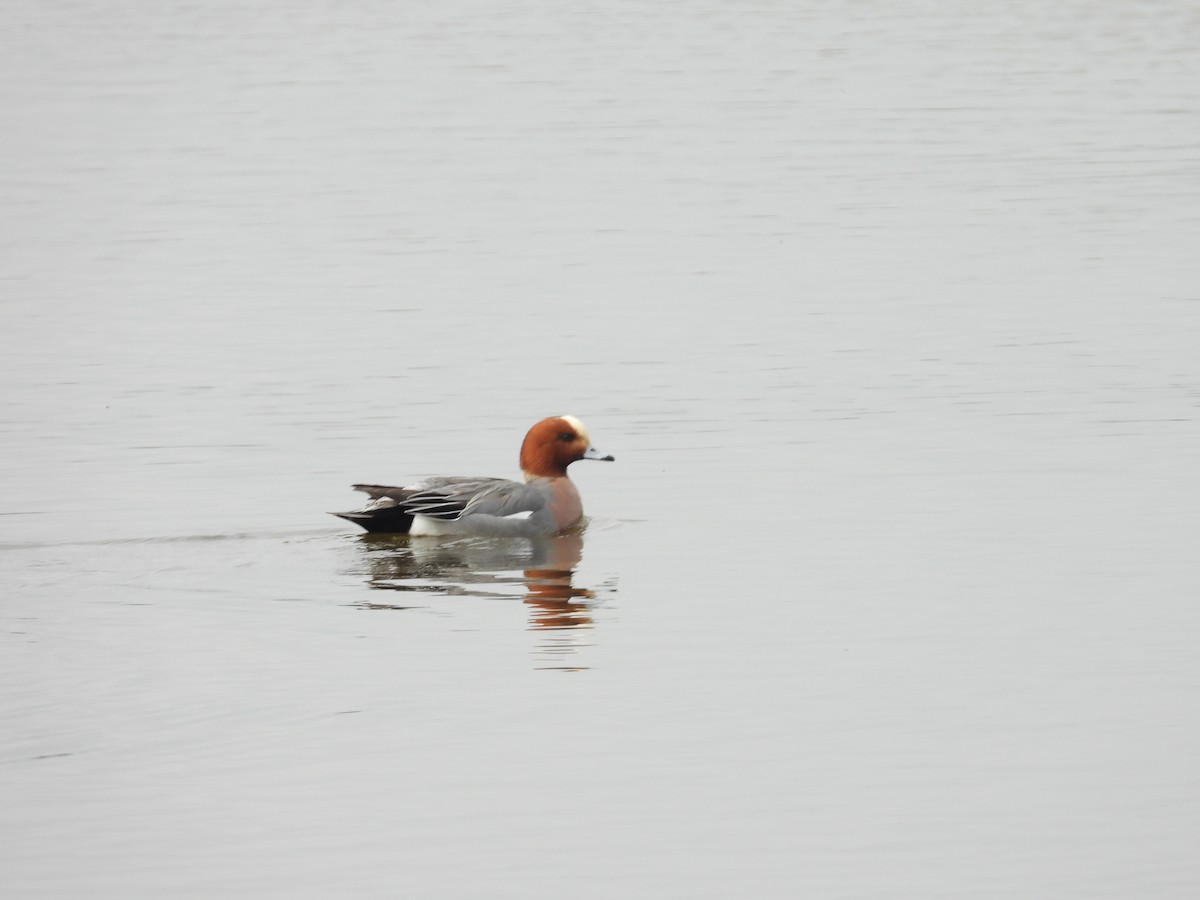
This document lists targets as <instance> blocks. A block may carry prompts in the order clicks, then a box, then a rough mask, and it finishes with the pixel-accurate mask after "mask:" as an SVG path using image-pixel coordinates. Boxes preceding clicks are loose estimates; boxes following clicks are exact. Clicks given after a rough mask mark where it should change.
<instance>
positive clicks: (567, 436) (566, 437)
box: [558, 431, 575, 443]
mask: <svg viewBox="0 0 1200 900" xmlns="http://www.w3.org/2000/svg"><path fill="white" fill-rule="evenodd" d="M558 439H559V440H560V441H566V442H567V443H570V442H571V441H573V440H575V435H573V434H571V432H569V431H560V432H559V433H558Z"/></svg>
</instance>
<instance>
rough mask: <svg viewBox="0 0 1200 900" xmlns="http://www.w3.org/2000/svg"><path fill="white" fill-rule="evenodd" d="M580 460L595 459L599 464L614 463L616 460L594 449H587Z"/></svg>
mask: <svg viewBox="0 0 1200 900" xmlns="http://www.w3.org/2000/svg"><path fill="white" fill-rule="evenodd" d="M581 458H582V459H596V460H599V461H600V462H616V460H615V459H614V458H613V457H611V456H609V455H607V454H605V453H601V452H600V451H599V450H597V449H596V448H595V447H588V448H587V450H585V451H584V454H583V456H582V457H581Z"/></svg>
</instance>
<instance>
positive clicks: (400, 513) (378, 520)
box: [330, 506, 413, 534]
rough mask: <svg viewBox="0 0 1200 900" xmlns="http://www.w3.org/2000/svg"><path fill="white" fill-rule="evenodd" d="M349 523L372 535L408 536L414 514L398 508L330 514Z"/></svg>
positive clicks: (389, 507) (390, 507) (388, 507)
mask: <svg viewBox="0 0 1200 900" xmlns="http://www.w3.org/2000/svg"><path fill="white" fill-rule="evenodd" d="M330 515H331V516H338V517H339V518H342V519H345V520H346V521H347V522H353V523H354V524H355V525H358V526H360V527H362V528H365V529H366V530H367V531H369V532H371V533H372V534H408V532H409V531H410V530H411V529H412V523H413V517H412V513H407V512H405V511H404V510H403V509H402V508H400V507H398V506H387V507H384V508H383V509H359V510H355V511H353V512H340V513H330Z"/></svg>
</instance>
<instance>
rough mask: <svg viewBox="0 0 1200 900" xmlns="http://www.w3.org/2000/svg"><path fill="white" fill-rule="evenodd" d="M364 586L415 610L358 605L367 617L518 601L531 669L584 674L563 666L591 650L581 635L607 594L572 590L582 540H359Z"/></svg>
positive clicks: (607, 589)
mask: <svg viewBox="0 0 1200 900" xmlns="http://www.w3.org/2000/svg"><path fill="white" fill-rule="evenodd" d="M360 542H361V547H362V553H363V559H362V562H363V566H364V574H365V575H366V583H367V584H368V585H369V586H370V587H371V588H374V589H376V590H384V591H399V592H404V593H411V594H413V595H421V597H422V602H411V603H409V602H403V601H400V602H387V601H375V602H371V601H363V602H360V603H357V604H355V605H357V606H360V607H362V608H363V609H373V610H406V609H416V608H434V609H436V608H437V598H438V597H478V598H491V599H513V600H515V599H520V600H522V601H523V602H524V603H525V605H526V608H527V610H528V618H527V627H528V629H529V630H530V631H531V632H534V633H536V634H537V635H539V639H538V640H537V642H536V644H535V646H534V648H533V654H534V657H535V659H536V660H537V661H538V663H539V665H538V666H537V667H538V668H544V669H567V670H578V669H583V668H587V666H584V665H580V664H578V663H577V661H575V660H572V659H569V657H572V656H573V655H574V654H576V653H577V652H578V651H579V650H581V649H583V648H586V647H589V646H591V641H590V640H588V639H587V638H585V637H584V636H583V634H582V632H585V631H590V630H591V629H592V628H594V627H595V620H594V617H593V615H592V610H593V607H594V606H596V605H597V604H599V603H601V602H603V600H604V599H605V598H606V597H607V596H609V595H611V594H612V593H614V591H615V587H614V586H613V585H612V584H611V583H610V582H606V583H604V584H602V585H597V586H584V585H579V584H576V583H575V577H576V572H577V570H578V568H579V564H580V562H581V561H582V560H583V543H584V542H583V535H582V534H578V533H571V534H561V535H554V536H552V537H544V538H537V539H533V540H527V539H519V538H475V537H472V538H457V539H453V538H437V537H413V536H410V535H406V534H396V535H381V534H374V535H363V536H362V537H361V538H360Z"/></svg>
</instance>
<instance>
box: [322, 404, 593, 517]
mask: <svg viewBox="0 0 1200 900" xmlns="http://www.w3.org/2000/svg"><path fill="white" fill-rule="evenodd" d="M581 459H590V460H599V461H602V462H613V461H614V460H615V458H614V457H613V456H611V455H609V454H605V453H601V452H600V451H599V450H597V449H596V448H595V447H594V446H592V439H591V437H590V436H589V435H588V431H587V428H585V427H584V424H583V422H581V421H579V419H577V418H575V417H574V416H568V415H561V416H550V417H548V418H545V419H542V420H541V421H540V422H538V423H537V424H535V425H534V426H533V427H532V428H530V429H529V432H528V433H527V434H526V435H525V440H524V441H523V442H522V443H521V452H520V456H519V461H520V465H521V471H522V473H523V474H524V476H525V480H524V482H520V481H513V480H511V479H508V478H490V477H472V476H446V475H439V476H432V477H428V478H423V479H421V480H420V481H416V482H414V483H413V484H410V485H407V486H405V487H392V486H389V485H381V484H356V485H352V487H353V488H354V490H356V491H362V492H363V493H365V494H366V495H367V496H368V497H369V498H370V499H369V500H368V502H367V504H366V505H365V506H364V507H363V508H362V509H356V510H352V511H350V512H335V513H332V515H335V516H338V517H340V518H342V519H345V520H347V521H348V522H353V523H354V524H355V525H359V526H361V527H362V528H364V529H366V530H367V531H368V532H371V533H375V534H381V533H382V534H409V535H495V536H513V537H541V536H549V535H555V534H562V533H563V532H568V531H571V530H572V529H576V528H578V526H579V525H580V523H581V522H582V521H583V501H582V499H581V498H580V496H579V490H578V489H577V488H576V487H575V483H574V482H573V481H571V479H570V478H569V477H568V476H567V467H568V466H570V465H571V464H572V463H574V462H578V461H579V460H581Z"/></svg>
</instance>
